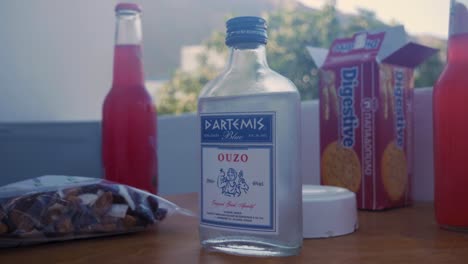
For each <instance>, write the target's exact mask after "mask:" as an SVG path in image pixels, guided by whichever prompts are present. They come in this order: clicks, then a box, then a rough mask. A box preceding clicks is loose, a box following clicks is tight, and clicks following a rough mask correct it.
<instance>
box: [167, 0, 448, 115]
mask: <svg viewBox="0 0 468 264" xmlns="http://www.w3.org/2000/svg"><path fill="white" fill-rule="evenodd" d="M266 19H267V22H268V37H269V41H268V48H267V57H268V63H269V64H270V67H271V68H272V69H273V70H275V71H277V72H279V73H280V74H282V75H284V76H286V77H287V78H289V79H290V80H292V81H293V83H294V84H295V85H296V86H297V88H298V90H299V92H300V94H301V98H302V100H310V99H314V98H317V94H318V70H317V68H316V66H315V65H314V63H313V61H312V59H311V58H310V56H309V54H308V53H307V50H306V46H308V45H310V46H316V47H325V48H328V47H329V46H330V45H331V43H332V41H333V40H334V39H335V38H337V37H343V36H351V35H352V34H354V33H355V32H359V31H363V30H369V29H377V28H383V27H386V26H388V25H387V24H385V23H383V22H381V21H380V20H378V18H377V17H376V15H375V13H374V12H372V11H369V10H365V9H360V10H358V15H344V14H339V13H338V11H337V10H336V8H335V3H334V1H329V3H328V4H326V5H324V6H323V8H322V9H321V10H307V9H300V10H280V11H276V12H273V13H270V14H267V15H266ZM392 24H394V23H392ZM224 37H225V34H224V32H213V34H212V35H211V37H210V38H209V39H208V40H207V42H206V43H205V46H206V48H207V49H208V50H214V51H216V52H218V53H221V54H224V55H225V56H227V53H228V49H227V48H226V46H225V45H224ZM206 58H207V55H206V54H205V55H202V56H201V57H200V58H199V61H200V67H199V69H198V70H197V71H196V72H194V73H184V72H181V71H180V70H178V71H176V72H175V74H174V75H173V77H172V78H171V80H170V81H169V83H167V84H166V85H164V87H163V89H162V91H160V93H161V96H160V100H159V102H158V107H159V108H158V110H159V112H160V113H161V114H165V113H183V112H190V111H196V105H197V96H198V93H199V92H200V90H201V88H202V87H203V86H204V85H205V84H206V83H207V82H208V81H209V80H211V79H213V78H214V77H215V76H216V75H217V74H218V72H217V71H216V70H215V69H213V67H212V66H211V65H209V63H208V61H207V59H206ZM442 65H443V62H442V60H441V58H440V56H434V57H432V58H431V59H430V60H428V61H427V62H426V63H425V64H424V65H422V66H421V67H420V69H419V70H418V71H417V72H416V87H421V86H431V85H432V84H433V83H434V80H435V79H436V78H437V76H438V75H439V73H440V69H441V68H442Z"/></svg>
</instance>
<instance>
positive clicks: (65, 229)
mask: <svg viewBox="0 0 468 264" xmlns="http://www.w3.org/2000/svg"><path fill="white" fill-rule="evenodd" d="M55 232H57V233H59V234H68V233H71V232H73V224H72V221H71V220H70V218H68V217H62V218H60V219H59V220H58V221H57V222H56V223H55Z"/></svg>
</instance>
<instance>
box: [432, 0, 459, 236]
mask: <svg viewBox="0 0 468 264" xmlns="http://www.w3.org/2000/svg"><path fill="white" fill-rule="evenodd" d="M451 4H452V6H451V12H450V15H451V16H450V37H449V41H448V58H447V65H446V66H445V69H444V71H443V72H442V74H441V76H440V77H439V80H438V81H437V83H436V85H435V87H434V97H433V102H434V110H433V111H434V152H435V155H434V167H435V197H434V199H435V211H436V219H437V222H438V223H439V225H440V226H441V227H444V228H450V229H455V230H463V229H465V230H468V48H467V47H468V10H467V6H468V1H467V0H461V1H458V0H456V1H451Z"/></svg>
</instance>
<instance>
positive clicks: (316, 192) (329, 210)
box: [302, 185, 358, 238]
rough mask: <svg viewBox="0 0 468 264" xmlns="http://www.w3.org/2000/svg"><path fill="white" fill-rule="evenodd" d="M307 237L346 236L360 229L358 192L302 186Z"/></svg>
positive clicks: (304, 231)
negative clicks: (357, 206) (357, 204)
mask: <svg viewBox="0 0 468 264" xmlns="http://www.w3.org/2000/svg"><path fill="white" fill-rule="evenodd" d="M302 202H303V203H302V208H303V236H304V238H324V237H335V236H341V235H346V234H349V233H352V232H354V231H355V230H356V229H357V228H358V218H357V208H356V195H355V194H354V193H353V192H351V191H348V190H347V189H344V188H339V187H332V186H319V185H303V186H302Z"/></svg>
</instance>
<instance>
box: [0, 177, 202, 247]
mask: <svg viewBox="0 0 468 264" xmlns="http://www.w3.org/2000/svg"><path fill="white" fill-rule="evenodd" d="M172 213H181V214H185V215H193V214H192V213H191V212H189V211H187V210H185V209H182V208H180V207H178V206H177V205H175V204H173V203H171V202H169V201H167V200H165V199H163V198H161V197H158V196H156V195H153V194H150V193H147V192H145V191H142V190H139V189H135V188H132V187H129V186H127V185H122V184H117V183H113V182H109V181H106V180H102V179H96V178H84V177H72V176H42V177H39V178H34V179H31V180H26V181H21V182H17V183H14V184H10V185H6V186H2V187H0V247H14V246H20V245H29V244H37V243H45V242H50V241H58V240H70V239H78V238H88V237H96V236H106V235H116V234H123V233H130V232H136V231H141V230H144V229H145V228H147V227H149V226H151V225H153V224H155V223H157V222H159V221H162V220H163V219H164V218H165V217H166V216H167V215H168V214H172Z"/></svg>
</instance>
